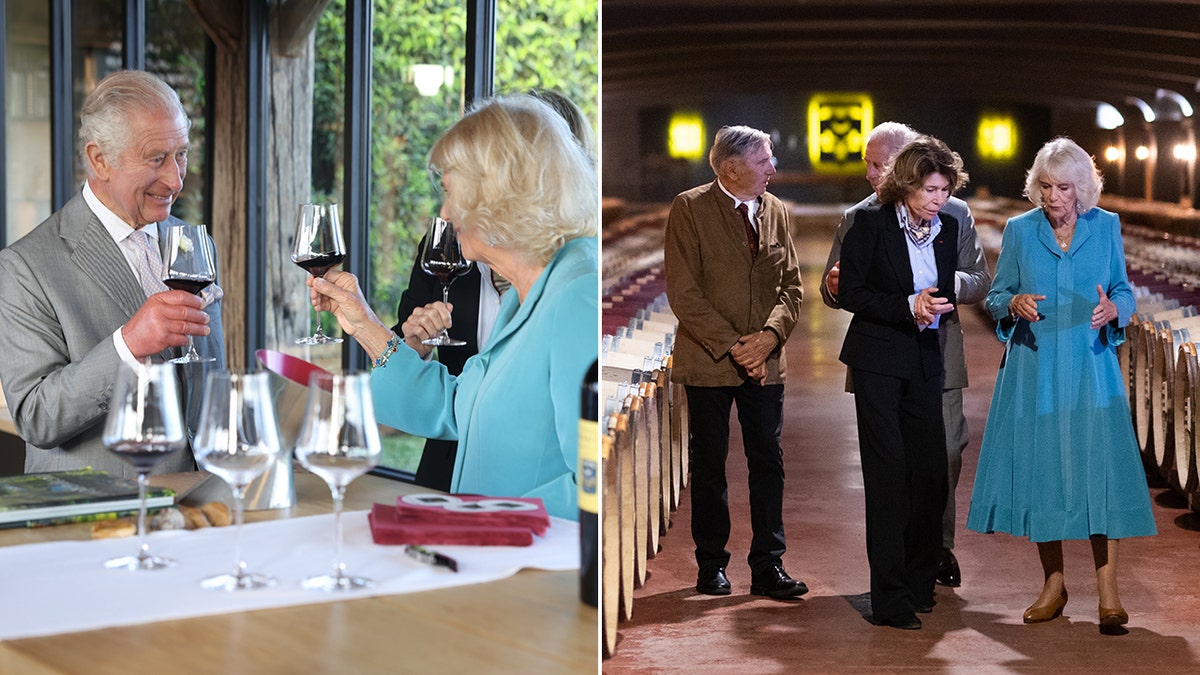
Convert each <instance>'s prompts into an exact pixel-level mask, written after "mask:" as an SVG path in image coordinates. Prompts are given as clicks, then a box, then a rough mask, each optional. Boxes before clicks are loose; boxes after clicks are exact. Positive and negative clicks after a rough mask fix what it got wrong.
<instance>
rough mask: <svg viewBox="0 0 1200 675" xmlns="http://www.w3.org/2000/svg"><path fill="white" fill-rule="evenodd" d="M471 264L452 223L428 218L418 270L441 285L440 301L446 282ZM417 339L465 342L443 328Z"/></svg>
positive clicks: (446, 296)
mask: <svg viewBox="0 0 1200 675" xmlns="http://www.w3.org/2000/svg"><path fill="white" fill-rule="evenodd" d="M474 264H475V263H473V262H471V261H470V260H467V259H466V258H464V257H463V254H462V247H460V246H459V243H458V233H457V232H455V231H454V223H451V222H449V221H446V220H442V219H441V218H433V219H431V220H430V221H429V230H428V231H427V232H426V233H425V243H424V247H423V248H422V249H421V269H423V270H425V272H426V273H427V274H431V275H433V277H434V278H435V279H437V280H438V281H439V282H440V283H441V284H442V302H445V303H449V302H450V284H452V283H454V280H455V279H456V278H458V277H460V276H462V275H464V274H466V273H467V272H470V271H471V266H472V265H474ZM421 342H422V344H427V345H434V346H436V347H461V346H463V345H465V344H467V343H466V342H464V341H462V340H456V339H454V338H452V337H450V333H449V332H448V331H447V330H446V329H444V328H443V329H442V332H441V333H438V334H437V335H435V336H434V337H431V338H429V339H427V340H422V341H421Z"/></svg>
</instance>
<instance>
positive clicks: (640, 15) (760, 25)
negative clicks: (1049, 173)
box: [601, 0, 1200, 108]
mask: <svg viewBox="0 0 1200 675" xmlns="http://www.w3.org/2000/svg"><path fill="white" fill-rule="evenodd" d="M601 13H602V19H601V21H602V23H601V25H602V42H601V51H602V72H601V77H602V86H603V96H604V100H605V101H611V102H621V101H625V102H632V101H644V100H647V99H650V100H653V99H659V100H664V99H667V100H669V99H672V98H677V97H679V96H687V95H689V94H690V93H693V92H697V91H703V92H704V94H705V96H709V97H720V96H722V94H724V93H729V94H734V93H736V94H740V95H747V94H748V95H756V94H768V93H781V92H787V91H789V90H796V89H808V90H821V89H837V90H842V91H846V90H856V89H861V90H870V91H873V92H875V93H886V94H894V95H905V94H907V93H911V94H912V96H913V97H914V98H916V97H920V96H922V95H923V94H935V95H937V96H942V97H946V96H952V97H955V98H963V99H970V100H978V101H989V102H997V103H999V102H1014V103H1032V104H1040V105H1047V106H1050V107H1052V108H1077V107H1078V108H1082V107H1093V108H1094V107H1095V105H1096V103H1097V102H1107V103H1110V104H1113V105H1115V106H1117V107H1119V108H1122V107H1124V108H1127V107H1128V106H1129V100H1128V99H1129V97H1136V98H1138V99H1141V100H1143V101H1147V102H1150V103H1153V102H1154V99H1155V95H1156V92H1157V90H1159V89H1167V90H1171V91H1174V92H1177V93H1179V94H1182V95H1183V96H1184V97H1186V98H1187V99H1189V100H1190V101H1191V103H1192V105H1193V106H1194V107H1197V108H1200V94H1198V90H1200V0H1193V1H1184V2H1180V1H1173V2H1172V1H1165V0H1142V1H1140V2H1091V1H1089V0H1045V1H1042V2H1039V1H1036V0H1033V1H1030V2H1010V1H1005V0H905V1H903V2H900V1H891V0H749V1H747V2H730V1H729V0H602V2H601Z"/></svg>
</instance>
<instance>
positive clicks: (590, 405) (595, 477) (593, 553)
mask: <svg viewBox="0 0 1200 675" xmlns="http://www.w3.org/2000/svg"><path fill="white" fill-rule="evenodd" d="M598 375H599V362H598V361H593V362H592V367H591V368H590V369H588V372H587V375H586V376H584V378H583V389H582V396H581V399H580V410H579V475H578V476H577V477H576V480H577V481H578V482H579V599H580V600H581V601H583V602H584V603H586V604H589V605H591V606H592V607H596V606H597V604H598V603H599V594H600V589H599V578H600V570H599V568H600V532H599V520H600V493H599V487H600V424H599V420H600V416H599V409H600V386H599V384H598V382H597V380H598V377H597V376H598Z"/></svg>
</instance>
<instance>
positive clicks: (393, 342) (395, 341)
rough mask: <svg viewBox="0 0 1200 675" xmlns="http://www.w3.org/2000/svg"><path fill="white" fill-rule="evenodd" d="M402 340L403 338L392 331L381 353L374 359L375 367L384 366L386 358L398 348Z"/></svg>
mask: <svg viewBox="0 0 1200 675" xmlns="http://www.w3.org/2000/svg"><path fill="white" fill-rule="evenodd" d="M403 341H404V338H402V337H400V336H399V335H396V334H395V333H392V337H391V338H390V339H389V340H388V341H387V344H386V345H384V346H383V353H382V354H380V355H379V358H377V359H375V367H376V368H382V367H384V366H386V365H387V362H388V359H389V358H391V356H392V354H395V353H396V350H397V349H399V348H400V343H401V342H403Z"/></svg>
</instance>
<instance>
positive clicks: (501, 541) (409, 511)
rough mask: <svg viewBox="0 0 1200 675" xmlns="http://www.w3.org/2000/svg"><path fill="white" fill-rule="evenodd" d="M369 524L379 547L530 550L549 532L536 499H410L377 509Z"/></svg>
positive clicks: (546, 514) (406, 498) (452, 497)
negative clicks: (461, 546)
mask: <svg viewBox="0 0 1200 675" xmlns="http://www.w3.org/2000/svg"><path fill="white" fill-rule="evenodd" d="M367 518H368V521H369V522H370V524H371V536H372V538H373V539H374V540H375V543H376V544H443V545H445V544H465V545H471V546H530V545H532V544H533V535H534V534H537V535H542V534H545V533H546V530H547V529H549V527H550V516H549V514H548V513H547V512H546V507H545V505H544V504H542V500H541V499H537V498H507V497H506V498H496V497H464V496H458V495H409V496H406V497H400V498H398V499H397V500H396V505H395V506H392V505H390V504H375V505H374V506H372V508H371V513H370V514H368V516H367Z"/></svg>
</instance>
